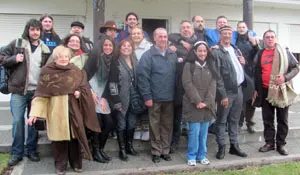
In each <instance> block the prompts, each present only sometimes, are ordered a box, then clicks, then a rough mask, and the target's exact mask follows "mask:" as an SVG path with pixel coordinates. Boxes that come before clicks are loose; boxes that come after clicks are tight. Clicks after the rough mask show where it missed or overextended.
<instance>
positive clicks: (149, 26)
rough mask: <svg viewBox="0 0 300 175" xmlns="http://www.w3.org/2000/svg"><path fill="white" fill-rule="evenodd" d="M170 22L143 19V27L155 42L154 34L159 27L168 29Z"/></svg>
mask: <svg viewBox="0 0 300 175" xmlns="http://www.w3.org/2000/svg"><path fill="white" fill-rule="evenodd" d="M167 24H168V20H166V19H147V18H143V19H142V27H143V30H144V31H146V32H147V33H148V35H149V37H150V39H151V41H153V32H154V30H155V29H156V28H158V27H163V28H166V29H167V27H168V25H167Z"/></svg>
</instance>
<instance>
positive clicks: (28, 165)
mask: <svg viewBox="0 0 300 175" xmlns="http://www.w3.org/2000/svg"><path fill="white" fill-rule="evenodd" d="M0 110H1V109H0ZM3 110H4V109H3ZM6 114H8V111H3V112H1V113H0V117H1V118H2V117H4V116H3V115H6ZM289 115H290V117H289V125H290V131H289V135H288V139H287V143H288V144H287V148H288V151H289V153H290V154H289V155H288V156H281V155H279V154H278V153H277V152H276V151H270V152H268V153H259V152H258V148H259V147H260V146H262V145H263V144H264V139H263V134H262V130H263V125H262V120H261V111H260V109H258V110H257V112H256V113H255V122H256V123H257V125H256V128H257V130H258V132H256V133H255V134H248V133H247V132H246V130H245V129H246V128H243V130H242V131H241V133H240V134H239V142H240V147H241V148H242V149H243V150H245V151H246V152H247V153H248V155H249V156H248V157H247V158H241V157H237V156H233V155H230V154H228V153H227V154H226V156H225V159H224V160H217V159H216V158H215V154H216V151H217V144H216V142H215V136H214V135H209V136H208V142H207V144H208V156H207V158H208V159H209V160H210V162H211V164H210V165H208V166H203V165H200V164H198V165H197V166H196V167H189V166H187V163H186V156H185V152H186V145H187V140H186V138H185V137H181V142H180V149H179V151H178V152H176V153H174V154H172V155H171V156H172V159H173V161H171V162H166V161H164V160H161V162H160V163H157V164H155V163H153V162H152V161H151V155H150V152H149V150H150V145H149V142H141V141H135V142H134V144H135V148H136V149H137V150H138V151H140V156H138V157H133V156H129V161H128V162H123V161H120V160H119V159H118V146H117V141H116V140H114V139H109V140H108V143H107V145H106V147H105V149H106V151H107V152H108V154H109V155H110V156H112V158H113V160H112V161H111V162H110V163H107V164H101V163H97V162H93V161H87V160H84V162H83V171H84V172H83V173H81V174H91V175H92V174H93V175H94V174H112V175H116V174H160V173H173V172H182V171H204V170H211V169H214V170H215V169H232V168H242V167H246V166H249V165H264V164H271V163H279V162H286V161H298V160H300V149H299V144H300V135H299V132H300V127H299V126H300V117H299V115H300V105H295V106H293V107H291V108H290V112H289ZM6 117H7V116H6ZM1 124H2V125H0V138H1V139H0V152H9V151H10V145H11V128H10V127H9V124H8V123H5V122H2V123H1ZM1 128H2V129H1ZM228 149H229V145H228V146H227V152H228ZM38 151H39V152H40V154H41V161H40V162H37V163H35V162H31V161H30V160H28V159H27V158H24V160H23V161H22V162H21V163H20V164H19V165H18V166H15V167H14V170H13V172H12V174H23V175H31V174H54V173H55V171H54V170H55V169H54V162H53V158H52V156H51V145H50V141H49V140H47V137H46V133H44V132H42V133H40V139H39V149H38ZM67 174H77V173H74V172H73V171H72V169H71V168H70V167H68V170H67Z"/></svg>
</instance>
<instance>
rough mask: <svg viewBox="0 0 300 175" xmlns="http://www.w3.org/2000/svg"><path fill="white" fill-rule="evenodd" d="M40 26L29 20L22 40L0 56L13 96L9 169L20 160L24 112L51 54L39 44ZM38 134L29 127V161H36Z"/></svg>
mask: <svg viewBox="0 0 300 175" xmlns="http://www.w3.org/2000/svg"><path fill="white" fill-rule="evenodd" d="M41 31H42V24H41V23H40V22H39V21H38V20H36V19H31V20H29V21H28V22H27V24H26V26H25V29H24V32H23V34H22V38H19V39H17V40H13V41H12V42H11V43H10V44H9V45H8V46H7V47H5V49H4V50H3V51H2V52H1V53H0V64H1V65H2V66H3V67H5V68H7V69H8V72H9V79H8V91H9V92H10V93H12V95H11V99H10V109H11V113H12V116H13V128H12V135H13V143H12V151H11V154H12V158H11V159H10V160H9V161H8V165H9V166H13V165H16V164H17V163H18V162H19V161H21V160H22V159H23V154H24V141H25V132H24V126H25V118H24V114H25V110H26V108H27V110H28V111H30V104H31V100H32V97H33V95H34V92H35V89H36V87H37V82H38V79H39V74H40V70H41V67H42V66H43V65H44V64H45V63H46V62H47V60H48V58H49V55H50V50H49V48H48V47H47V46H46V45H45V44H44V42H43V41H42V40H40V37H41ZM37 139H38V132H37V131H36V130H35V128H34V127H33V126H28V136H27V140H26V153H25V154H26V155H27V156H28V158H29V159H30V160H31V161H35V162H36V161H39V160H40V158H39V157H38V155H37V154H36V148H37Z"/></svg>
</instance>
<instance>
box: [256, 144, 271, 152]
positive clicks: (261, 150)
mask: <svg viewBox="0 0 300 175" xmlns="http://www.w3.org/2000/svg"><path fill="white" fill-rule="evenodd" d="M271 150H275V147H274V145H271V144H265V145H264V146H262V147H260V148H259V150H258V151H259V152H262V153H265V152H268V151H271Z"/></svg>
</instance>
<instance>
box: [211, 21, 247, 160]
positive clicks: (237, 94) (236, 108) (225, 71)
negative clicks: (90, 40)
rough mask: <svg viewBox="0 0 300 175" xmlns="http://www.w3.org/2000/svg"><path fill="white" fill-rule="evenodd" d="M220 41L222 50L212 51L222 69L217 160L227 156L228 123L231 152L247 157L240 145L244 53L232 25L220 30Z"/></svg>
mask: <svg viewBox="0 0 300 175" xmlns="http://www.w3.org/2000/svg"><path fill="white" fill-rule="evenodd" d="M219 34H220V43H219V45H218V46H219V47H218V49H214V50H213V51H212V54H213V56H214V57H215V59H216V62H217V66H218V69H219V72H220V79H219V80H218V81H217V97H216V99H217V105H218V107H217V120H216V141H217V143H218V145H219V150H218V152H217V154H216V158H217V159H223V158H224V156H225V137H226V136H225V128H226V123H228V134H229V139H230V150H229V153H230V154H234V155H237V156H241V157H246V156H247V154H246V153H245V152H243V151H242V150H241V149H240V148H239V145H238V138H237V135H238V123H239V119H240V114H241V109H242V104H243V92H242V85H243V83H244V82H245V72H244V68H243V67H244V65H245V59H244V57H243V56H242V55H241V52H240V51H239V50H238V49H237V48H235V47H234V46H233V45H231V44H230V43H231V39H232V28H231V27H229V26H223V27H221V28H220V29H219Z"/></svg>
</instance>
